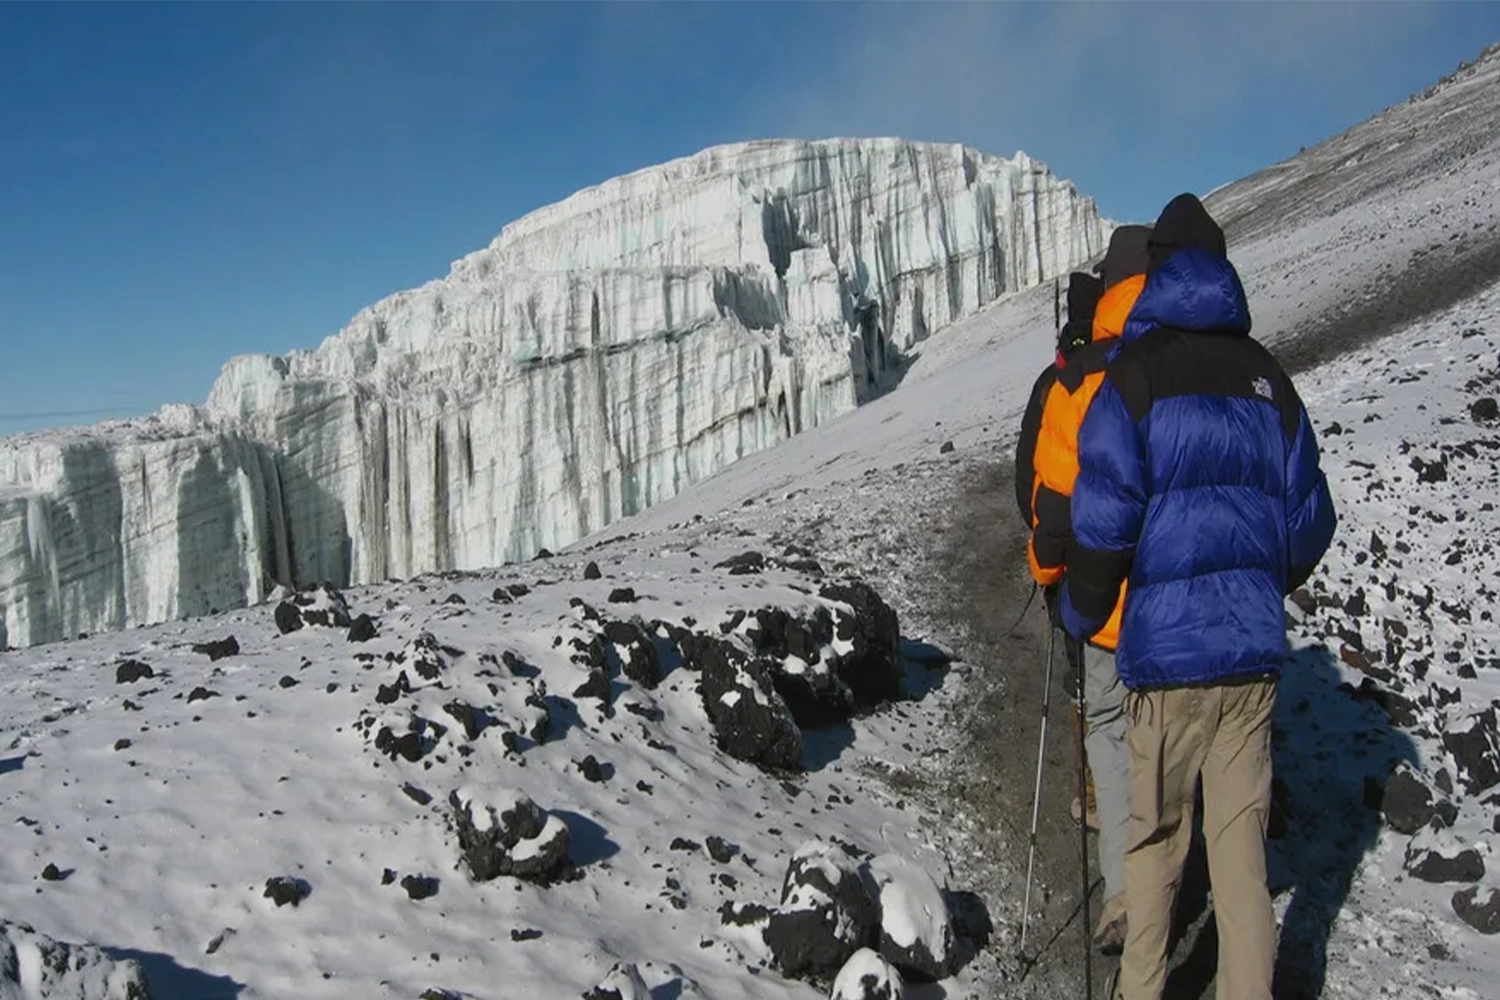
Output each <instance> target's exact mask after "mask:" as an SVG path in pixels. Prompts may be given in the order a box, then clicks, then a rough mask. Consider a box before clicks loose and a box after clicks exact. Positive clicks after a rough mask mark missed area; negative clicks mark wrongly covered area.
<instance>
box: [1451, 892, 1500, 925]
mask: <svg viewBox="0 0 1500 1000" xmlns="http://www.w3.org/2000/svg"><path fill="white" fill-rule="evenodd" d="M1453 912H1454V913H1456V914H1458V916H1459V919H1461V920H1462V921H1463V922H1464V923H1466V924H1468V925H1469V926H1470V927H1472V928H1474V929H1475V930H1476V931H1478V932H1479V933H1481V934H1500V889H1496V888H1494V887H1488V886H1487V887H1480V886H1477V885H1473V886H1470V887H1469V888H1467V889H1460V890H1458V892H1455V893H1454V894H1453Z"/></svg>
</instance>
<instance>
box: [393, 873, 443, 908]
mask: <svg viewBox="0 0 1500 1000" xmlns="http://www.w3.org/2000/svg"><path fill="white" fill-rule="evenodd" d="M401 888H403V889H405V890H406V895H407V897H408V898H410V899H412V900H416V901H418V902H420V901H421V900H424V899H428V898H430V897H432V896H436V895H437V892H438V880H437V879H435V878H433V877H432V876H431V875H404V876H402V878H401Z"/></svg>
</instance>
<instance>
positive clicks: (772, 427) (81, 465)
mask: <svg viewBox="0 0 1500 1000" xmlns="http://www.w3.org/2000/svg"><path fill="white" fill-rule="evenodd" d="M1108 232H1109V224H1108V223H1106V222H1105V221H1103V220H1101V219H1100V218H1099V215H1098V213H1097V211H1096V209H1095V207H1094V205H1093V202H1092V201H1091V200H1090V199H1087V198H1085V197H1083V196H1081V195H1080V194H1079V193H1078V192H1077V191H1076V190H1075V189H1074V188H1073V187H1072V186H1071V185H1069V184H1067V183H1065V182H1062V181H1060V180H1058V179H1056V178H1054V177H1053V176H1052V175H1051V174H1050V173H1049V172H1048V171H1047V169H1046V167H1045V166H1043V165H1042V164H1040V163H1037V162H1035V161H1033V160H1031V159H1030V158H1028V157H1026V156H1025V155H1024V154H1018V155H1017V156H1016V157H1015V158H1013V159H1001V158H997V157H993V156H988V155H985V154H982V153H979V152H977V151H975V150H972V149H967V148H964V147H960V146H937V145H928V144H921V143H912V142H904V141H900V140H894V139H872V140H828V141H822V142H802V141H765V142H754V143H744V144H739V145H733V146H725V147H717V148H713V149H709V150H706V151H704V152H702V153H700V154H697V155H695V156H691V157H687V158H685V159H681V160H677V161H673V162H671V163H667V164H665V165H662V166H658V167H652V168H649V169H646V170H642V171H639V172H637V173H634V174H630V175H627V176H625V177H620V178H616V179H615V180H611V181H609V182H606V183H604V184H601V185H599V186H597V187H594V188H589V189H586V190H584V191H580V192H579V193H577V194H575V195H573V196H572V197H570V198H568V199H566V200H564V201H562V202H560V203H558V204H556V205H553V206H549V207H547V208H544V209H541V210H539V211H537V212H534V213H532V214H531V215H528V216H526V217H525V218H523V219H520V220H518V221H516V222H515V223H512V224H511V225H509V226H507V227H506V228H505V230H504V231H503V232H502V233H501V234H500V236H499V237H497V238H496V240H495V241H494V242H493V243H492V244H491V245H490V246H489V247H487V248H485V249H483V250H481V251H478V252H476V253H474V254H471V255H469V256H468V257H465V258H463V259H462V260H459V261H457V262H456V263H455V264H454V265H453V267H452V271H451V273H450V274H449V275H448V276H447V277H445V278H443V279H441V280H437V281H433V282H430V283H429V284H427V285H424V286H423V287H421V288H418V289H415V290H412V291H408V292H402V293H400V294H397V295H393V296H391V297H390V298H388V299H385V300H383V301H381V302H379V303H377V304H375V305H373V306H371V307H370V308H368V309H366V310H364V311H363V312H361V313H360V314H359V315H358V316H356V317H355V318H354V320H353V321H352V322H351V324H350V325H349V327H348V328H347V329H345V330H344V331H342V332H340V333H338V334H336V335H334V336H332V337H330V338H329V339H328V340H327V341H325V342H324V343H323V345H322V346H321V347H319V348H318V349H316V350H313V351H299V352H294V353H292V354H290V355H288V356H286V357H270V356H264V355H255V356H247V357H240V358H235V359H233V360H231V361H230V362H229V363H228V364H227V365H226V366H225V369H224V371H223V373H222V375H221V376H220V378H219V380H218V382H217V383H216V384H215V386H214V388H213V391H212V393H211V395H210V398H209V400H208V404H207V406H206V407H204V408H201V409H198V408H186V407H172V408H169V409H168V410H165V411H163V412H162V413H159V414H157V415H155V416H154V417H152V418H150V419H147V420H144V421H130V422H120V423H113V424H106V425H101V426H100V427H98V428H93V429H88V430H84V431H80V432H71V433H43V434H33V435H28V436H25V437H22V438H17V439H11V440H8V441H5V442H0V491H3V492H0V552H3V553H4V554H5V556H6V558H5V559H4V560H3V561H0V617H3V622H4V628H5V639H6V641H8V642H10V643H11V644H14V645H29V644H33V643H37V642H42V641H47V640H55V639H59V638H63V637H66V636H74V635H78V634H80V633H81V632H92V631H96V630H99V629H105V628H119V627H123V626H127V625H131V624H136V623H140V622H150V621H161V620H168V619H172V618H177V617H180V616H184V615H194V614H202V613H205V612H207V611H209V610H210V609H212V608H220V609H222V608H226V607H234V606H241V605H244V604H246V603H253V602H255V601H257V600H260V599H262V598H263V597H264V596H265V594H266V593H267V592H268V591H269V589H270V588H271V587H272V586H273V585H275V584H276V583H278V582H282V583H288V582H293V581H297V582H313V581H320V580H332V581H336V582H339V583H345V582H368V581H375V580H383V579H389V578H405V577H408V576H410V575H412V574H415V573H419V572H425V571H433V570H446V569H455V568H459V569H473V568H477V567H481V566H491V565H497V564H500V563H502V562H505V561H510V560H515V559H521V558H529V557H530V556H531V555H532V554H534V553H535V552H536V551H538V550H539V549H541V548H554V549H555V548H557V547H559V546H562V545H565V544H567V543H569V542H572V541H574V540H575V539H577V538H580V537H582V536H584V535H586V534H588V533H589V532H591V531H594V530H597V529H599V528H601V527H603V526H604V525H606V524H608V523H610V522H611V521H613V520H615V519H616V518H618V517H621V516H623V515H628V514H631V513H633V512H635V511H639V510H641V509H644V508H645V507H647V506H650V505H651V504H654V503H656V502H659V501H660V500H662V499H664V498H667V497H670V496H673V495H675V494H676V493H677V492H679V491H680V490H681V489H682V488H683V487H684V486H686V485H688V484H690V483H693V482H696V481H699V480H701V479H703V478H704V477H705V476H707V475H710V474H711V473H713V472H715V471H716V470H718V469H720V468H722V467H723V466H725V465H727V464H729V463H731V462H733V461H735V460H736V459H738V458H741V457H743V456H744V455H747V454H751V453H753V452H757V451H760V450H763V449H764V448H766V447H768V446H769V445H771V444H774V443H776V442H777V441H780V440H783V439H785V438H787V437H790V436H792V435H794V434H796V433H799V432H801V431H803V430H806V429H807V428H810V427H814V426H817V425H819V424H822V423H825V422H826V421H828V420H829V419H830V418H832V417H834V416H837V415H838V414H840V413H843V412H846V411H848V410H849V409H851V408H852V407H854V406H855V405H857V404H858V403H859V402H861V401H862V400H865V399H867V398H870V396H872V395H873V394H875V393H876V392H877V391H878V390H879V389H881V388H882V387H884V386H885V385H887V384H889V382H890V381H892V380H893V379H894V378H897V377H899V375H900V371H901V368H902V367H903V364H904V361H903V358H904V356H905V355H906V354H908V353H909V352H910V351H911V349H912V348H913V347H914V346H916V345H918V344H920V343H921V342H923V341H924V340H925V339H926V338H927V337H928V336H929V335H930V334H931V333H932V332H934V331H936V330H938V329H941V328H942V327H944V326H946V325H947V324H949V323H951V322H953V321H954V320H956V319H958V318H961V317H963V316H965V315H969V314H972V313H973V312H974V311H975V310H976V309H978V308H979V307H980V306H982V305H984V304H985V303H987V302H990V301H992V300H994V299H995V298H997V297H998V296H1000V295H1002V294H1005V293H1007V292H1011V291H1014V290H1017V289H1021V288H1025V287H1028V286H1031V285H1035V284H1037V283H1039V282H1041V281H1043V280H1046V279H1048V278H1051V277H1053V276H1055V275H1058V274H1061V273H1064V272H1066V270H1068V269H1069V268H1070V267H1072V266H1074V265H1076V264H1078V263H1080V262H1082V261H1084V260H1087V259H1088V258H1090V257H1091V256H1093V255H1095V254H1096V253H1097V252H1098V251H1099V250H1100V249H1102V247H1103V244H1104V241H1105V239H1106V238H1107V236H1108Z"/></svg>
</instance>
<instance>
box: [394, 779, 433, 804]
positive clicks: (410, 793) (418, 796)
mask: <svg viewBox="0 0 1500 1000" xmlns="http://www.w3.org/2000/svg"><path fill="white" fill-rule="evenodd" d="M401 791H403V792H405V793H406V797H407V798H409V799H411V800H412V801H413V802H415V803H416V804H417V805H419V806H425V805H427V804H428V803H429V802H431V801H432V793H431V792H428V791H424V790H423V789H420V788H418V787H417V786H416V785H413V784H412V783H411V782H410V781H408V782H406V783H405V784H403V785H402V786H401Z"/></svg>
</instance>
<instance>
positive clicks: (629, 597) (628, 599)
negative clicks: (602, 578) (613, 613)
mask: <svg viewBox="0 0 1500 1000" xmlns="http://www.w3.org/2000/svg"><path fill="white" fill-rule="evenodd" d="M635 600H636V597H635V588H634V587H616V588H615V589H614V590H611V591H610V592H609V603H611V604H634V603H635Z"/></svg>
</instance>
